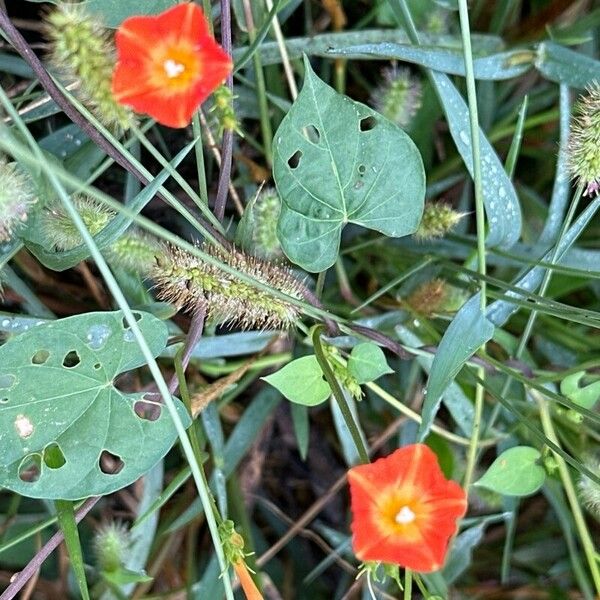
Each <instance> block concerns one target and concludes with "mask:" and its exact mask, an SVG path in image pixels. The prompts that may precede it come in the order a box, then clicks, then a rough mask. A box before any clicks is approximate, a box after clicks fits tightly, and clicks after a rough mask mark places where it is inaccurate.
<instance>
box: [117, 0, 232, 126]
mask: <svg viewBox="0 0 600 600" xmlns="http://www.w3.org/2000/svg"><path fill="white" fill-rule="evenodd" d="M116 44H117V66H116V68H115V72H114V74H113V81H112V91H113V94H114V96H115V98H116V100H117V102H120V103H121V104H125V105H127V106H131V107H132V108H133V109H134V110H136V111H137V112H142V113H147V114H149V115H150V116H152V117H153V118H154V119H156V120H157V121H158V122H159V123H162V124H163V125H168V126H169V127H185V126H186V125H188V124H189V122H190V121H191V119H192V115H193V114H194V112H195V111H196V109H197V108H198V107H199V106H200V104H201V103H202V102H203V101H204V100H205V99H206V98H207V97H208V96H209V95H210V94H211V92H212V91H213V90H214V89H215V88H216V87H218V86H219V85H220V84H221V83H223V81H224V79H225V78H226V77H227V75H228V74H229V73H230V72H231V68H232V63H231V58H230V57H229V55H228V54H227V53H226V52H225V51H224V50H223V49H222V48H221V46H219V45H218V44H217V42H216V41H215V40H214V38H212V37H211V36H210V34H209V33H208V24H207V22H206V19H205V18H204V14H203V13H202V10H201V9H200V8H199V7H198V6H197V5H196V4H194V3H193V2H191V3H189V4H178V5H177V6H174V7H173V8H170V9H169V10H166V11H165V12H163V13H161V14H159V15H156V16H151V17H131V18H129V19H125V21H123V23H122V24H121V26H120V27H119V29H118V30H117V35H116Z"/></svg>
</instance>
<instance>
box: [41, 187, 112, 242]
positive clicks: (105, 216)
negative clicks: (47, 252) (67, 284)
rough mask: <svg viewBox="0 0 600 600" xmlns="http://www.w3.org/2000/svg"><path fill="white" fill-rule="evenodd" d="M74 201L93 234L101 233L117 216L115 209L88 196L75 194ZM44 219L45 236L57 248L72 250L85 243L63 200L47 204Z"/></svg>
mask: <svg viewBox="0 0 600 600" xmlns="http://www.w3.org/2000/svg"><path fill="white" fill-rule="evenodd" d="M72 202H73V205H74V207H75V208H76V209H77V212H78V213H79V216H80V217H81V218H82V220H83V222H84V224H85V226H86V227H87V229H88V231H89V232H90V233H91V234H92V235H96V234H98V233H100V232H101V231H102V230H103V229H104V228H105V227H106V226H107V225H108V224H109V222H110V221H111V220H112V219H113V218H114V216H115V212H114V211H113V210H111V209H110V208H108V207H106V206H104V205H103V204H101V203H100V202H97V201H96V200H93V199H92V198H89V197H88V196H83V195H76V196H73V198H72ZM42 219H43V221H42V229H43V232H44V237H45V238H46V240H47V242H48V244H49V245H50V246H52V247H53V248H55V249H56V250H70V249H71V248H75V246H79V245H80V244H82V243H83V240H82V238H81V235H80V234H79V230H78V229H77V227H75V224H74V223H73V221H72V220H71V217H70V216H69V215H68V214H67V211H66V210H65V207H64V206H63V204H62V203H61V202H53V203H51V204H48V205H46V206H45V207H44V211H43V214H42Z"/></svg>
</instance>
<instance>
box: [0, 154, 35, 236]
mask: <svg viewBox="0 0 600 600" xmlns="http://www.w3.org/2000/svg"><path fill="white" fill-rule="evenodd" d="M37 200H38V198H37V194H36V192H35V188H34V185H33V182H32V181H31V179H30V178H29V177H28V176H27V175H26V174H25V173H24V172H23V171H21V170H20V169H19V168H18V166H17V163H14V162H13V163H9V162H6V161H5V160H4V159H2V158H0V243H3V242H8V241H9V240H10V239H11V238H12V237H13V235H14V234H15V232H16V231H17V230H18V228H19V227H21V226H22V224H23V223H24V222H25V221H26V220H27V215H28V213H29V210H30V209H31V207H32V206H33V205H34V204H35V203H36V202H37Z"/></svg>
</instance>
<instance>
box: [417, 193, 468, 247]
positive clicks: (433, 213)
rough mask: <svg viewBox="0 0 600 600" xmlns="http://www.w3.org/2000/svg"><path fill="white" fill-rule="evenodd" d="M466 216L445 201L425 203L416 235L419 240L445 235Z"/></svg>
mask: <svg viewBox="0 0 600 600" xmlns="http://www.w3.org/2000/svg"><path fill="white" fill-rule="evenodd" d="M464 216H465V215H464V214H463V213H460V212H458V211H456V210H454V209H453V208H452V207H451V206H450V205H449V204H446V203H445V202H430V203H429V204H426V205H425V210H424V211H423V218H422V219H421V223H420V224H419V228H418V229H417V231H416V233H415V237H416V238H417V239H418V240H431V239H434V238H441V237H444V236H445V235H446V234H447V233H448V232H450V231H451V230H452V229H453V228H454V227H455V226H456V224H457V223H458V222H459V221H460V220H461V219H462V218H463V217H464Z"/></svg>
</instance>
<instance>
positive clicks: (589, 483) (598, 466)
mask: <svg viewBox="0 0 600 600" xmlns="http://www.w3.org/2000/svg"><path fill="white" fill-rule="evenodd" d="M586 466H587V468H588V469H589V470H590V471H592V472H593V473H598V471H599V470H600V461H598V460H597V459H596V460H588V461H586ZM577 493H578V495H579V500H580V501H581V503H582V504H583V505H584V506H585V508H586V509H587V510H588V512H589V513H590V514H591V515H592V516H593V517H594V518H595V519H596V520H597V521H600V485H598V484H597V483H596V482H595V481H593V480H591V479H590V478H589V477H587V476H586V475H582V476H581V478H580V479H579V482H578V483H577Z"/></svg>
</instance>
